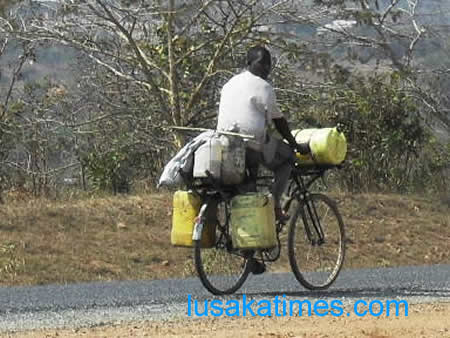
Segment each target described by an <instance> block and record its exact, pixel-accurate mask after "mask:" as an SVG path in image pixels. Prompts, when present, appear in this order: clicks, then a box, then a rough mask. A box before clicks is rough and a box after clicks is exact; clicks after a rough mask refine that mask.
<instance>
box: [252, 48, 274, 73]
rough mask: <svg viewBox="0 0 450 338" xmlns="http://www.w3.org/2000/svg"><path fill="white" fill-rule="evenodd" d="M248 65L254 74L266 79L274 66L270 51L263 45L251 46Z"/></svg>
mask: <svg viewBox="0 0 450 338" xmlns="http://www.w3.org/2000/svg"><path fill="white" fill-rule="evenodd" d="M247 67H248V70H249V71H250V72H251V73H252V74H254V75H256V76H259V77H261V78H263V79H264V80H266V79H267V77H268V76H269V74H270V70H271V67H272V60H271V57H270V53H269V51H268V50H267V49H266V48H264V47H262V46H255V47H252V48H250V49H249V50H248V52H247Z"/></svg>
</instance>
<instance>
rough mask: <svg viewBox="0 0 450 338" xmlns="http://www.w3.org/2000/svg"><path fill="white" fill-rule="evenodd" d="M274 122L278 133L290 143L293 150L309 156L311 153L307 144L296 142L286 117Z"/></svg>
mask: <svg viewBox="0 0 450 338" xmlns="http://www.w3.org/2000/svg"><path fill="white" fill-rule="evenodd" d="M272 121H273V123H274V124H275V128H277V130H278V132H279V133H280V134H281V136H283V138H285V139H286V140H287V141H288V142H289V144H290V145H291V147H292V148H293V149H296V150H297V151H299V152H300V153H301V154H308V153H309V152H310V151H311V149H310V148H309V145H308V144H307V143H297V141H295V138H294V136H293V135H292V132H291V129H290V128H289V124H288V122H287V120H286V119H285V118H284V117H280V118H276V119H273V120H272Z"/></svg>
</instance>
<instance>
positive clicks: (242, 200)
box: [231, 193, 277, 249]
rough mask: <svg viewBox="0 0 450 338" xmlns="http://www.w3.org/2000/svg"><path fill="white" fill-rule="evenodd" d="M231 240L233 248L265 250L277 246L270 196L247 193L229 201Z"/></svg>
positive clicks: (273, 212) (272, 205) (272, 202)
mask: <svg viewBox="0 0 450 338" xmlns="http://www.w3.org/2000/svg"><path fill="white" fill-rule="evenodd" d="M231 240H232V242H233V247H234V248H240V249H263V248H264V249H266V248H273V247H275V246H276V245H277V235H276V230H275V211H274V201H273V196H272V195H271V194H264V193H247V194H243V195H237V196H235V197H234V198H233V199H232V200H231Z"/></svg>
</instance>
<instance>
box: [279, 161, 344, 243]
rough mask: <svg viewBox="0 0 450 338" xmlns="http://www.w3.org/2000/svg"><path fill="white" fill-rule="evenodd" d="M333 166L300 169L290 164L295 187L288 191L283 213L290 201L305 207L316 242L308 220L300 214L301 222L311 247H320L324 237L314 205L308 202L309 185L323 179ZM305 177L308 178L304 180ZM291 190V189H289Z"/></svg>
mask: <svg viewBox="0 0 450 338" xmlns="http://www.w3.org/2000/svg"><path fill="white" fill-rule="evenodd" d="M334 167H335V166H314V167H301V166H300V165H299V164H298V163H297V162H296V161H295V162H294V163H293V164H292V174H291V178H292V181H293V182H295V187H294V189H293V190H292V191H289V198H288V200H287V202H286V204H285V206H284V209H285V211H286V210H288V209H289V207H290V205H291V203H292V201H294V200H298V201H302V203H304V205H305V207H306V211H307V213H308V214H309V215H310V216H311V217H310V219H311V220H312V223H313V224H312V226H313V229H314V231H315V233H316V235H317V238H318V240H317V241H316V240H315V239H314V236H313V233H312V231H311V227H310V224H309V222H308V218H307V217H305V214H304V213H303V214H302V220H303V223H304V224H305V231H306V235H307V237H308V240H309V241H310V242H311V244H312V245H321V244H323V243H324V242H325V236H324V233H323V229H322V226H321V224H320V219H319V217H318V215H317V210H316V206H315V204H314V203H310V200H309V198H308V197H309V194H310V193H309V188H310V187H311V185H312V184H313V183H314V182H315V181H316V180H317V179H319V178H321V177H323V175H324V174H325V172H326V171H327V170H328V169H331V168H334ZM305 177H310V178H309V179H308V180H305ZM290 188H291V187H290Z"/></svg>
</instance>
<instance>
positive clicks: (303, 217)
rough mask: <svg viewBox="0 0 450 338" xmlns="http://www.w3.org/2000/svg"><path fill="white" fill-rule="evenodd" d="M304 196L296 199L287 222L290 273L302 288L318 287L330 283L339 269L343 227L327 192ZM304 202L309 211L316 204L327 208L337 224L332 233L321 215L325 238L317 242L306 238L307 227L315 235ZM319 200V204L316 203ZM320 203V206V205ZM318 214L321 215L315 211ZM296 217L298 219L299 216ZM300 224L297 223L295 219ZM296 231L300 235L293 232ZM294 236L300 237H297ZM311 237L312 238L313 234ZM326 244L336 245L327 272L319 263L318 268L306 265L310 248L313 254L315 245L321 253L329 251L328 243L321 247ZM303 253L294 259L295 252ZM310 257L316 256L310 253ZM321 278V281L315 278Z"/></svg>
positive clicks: (343, 248) (343, 249)
mask: <svg viewBox="0 0 450 338" xmlns="http://www.w3.org/2000/svg"><path fill="white" fill-rule="evenodd" d="M306 198H307V200H303V201H301V200H299V201H298V202H299V203H298V206H297V210H296V211H295V213H294V215H293V218H292V219H291V222H290V224H289V233H288V255H289V263H290V266H291V269H292V272H293V273H294V275H295V277H296V279H297V280H298V281H299V282H300V284H301V285H303V286H304V287H305V288H307V289H309V290H321V289H326V288H328V287H330V285H331V284H333V282H334V281H335V280H336V278H337V276H338V275H339V272H340V270H341V268H342V265H343V263H344V259H345V229H344V222H343V220H342V216H341V214H340V213H339V210H338V208H337V207H336V204H335V202H334V201H333V200H332V199H330V198H329V197H328V196H326V195H323V194H319V193H316V194H309V195H308V197H306ZM308 203H309V205H310V208H309V210H311V212H313V210H312V208H313V207H314V208H315V209H316V211H317V210H320V208H324V209H325V210H326V215H325V216H327V214H328V213H329V211H331V214H330V215H333V220H332V222H333V223H332V224H333V225H335V226H337V229H336V230H335V232H334V233H333V232H332V231H329V230H330V227H329V224H328V223H327V224H325V221H326V220H324V219H323V217H322V219H321V220H320V223H323V224H322V227H321V228H322V230H323V233H324V236H325V242H324V243H323V244H321V245H319V244H318V243H314V242H313V241H311V240H310V239H309V238H308V234H307V231H308V229H310V230H311V231H312V237H315V240H318V235H317V232H316V231H315V230H314V228H313V226H312V225H313V224H312V218H311V217H312V216H311V214H312V213H310V211H309V210H308ZM319 204H320V206H319ZM322 205H323V207H322ZM319 213H320V211H317V212H316V213H315V214H316V215H318V214H319ZM318 217H319V218H320V217H321V216H320V215H318ZM299 218H300V219H299ZM297 221H301V223H302V224H303V226H301V225H300V224H299V222H297ZM296 235H300V236H296ZM298 237H300V239H299V240H297V239H298ZM313 240H314V238H313ZM326 244H331V248H333V246H336V248H337V256H336V260H335V261H334V263H333V265H332V267H331V269H330V270H329V271H330V272H329V274H328V272H327V271H324V268H323V267H322V266H319V268H318V269H316V268H313V269H308V262H306V260H307V259H308V258H309V254H310V253H311V252H312V253H313V254H317V253H318V252H314V251H319V249H321V250H322V253H324V254H329V253H332V251H330V249H329V248H328V247H325V245H326ZM300 254H306V255H307V257H306V260H305V259H301V260H300V261H299V260H298V259H297V257H296V256H297V255H300ZM311 257H312V259H314V258H316V257H313V256H311ZM318 258H319V261H320V260H321V257H320V255H319V256H318ZM322 277H326V278H323V279H324V281H319V280H321V279H322Z"/></svg>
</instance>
